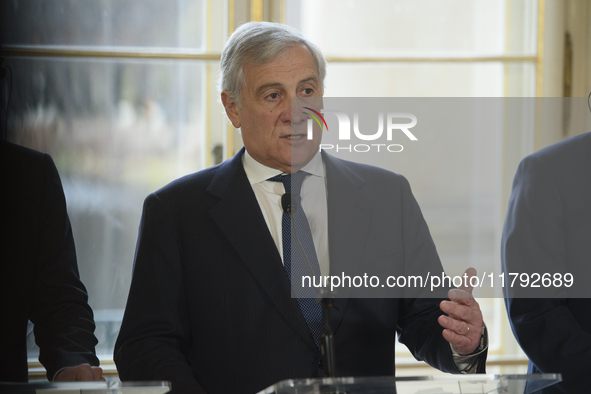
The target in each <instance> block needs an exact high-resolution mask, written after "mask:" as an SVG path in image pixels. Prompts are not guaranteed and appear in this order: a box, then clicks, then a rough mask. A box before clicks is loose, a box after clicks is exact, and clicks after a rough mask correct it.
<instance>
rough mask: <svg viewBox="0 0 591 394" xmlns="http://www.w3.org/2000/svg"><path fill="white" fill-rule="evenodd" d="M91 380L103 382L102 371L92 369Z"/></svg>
mask: <svg viewBox="0 0 591 394" xmlns="http://www.w3.org/2000/svg"><path fill="white" fill-rule="evenodd" d="M92 377H93V380H103V381H104V380H105V378H104V377H103V369H102V368H101V367H92Z"/></svg>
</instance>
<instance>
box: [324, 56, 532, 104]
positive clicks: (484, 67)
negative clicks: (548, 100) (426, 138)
mask: <svg viewBox="0 0 591 394" xmlns="http://www.w3.org/2000/svg"><path fill="white" fill-rule="evenodd" d="M535 71H536V70H535V65H534V64H533V63H510V64H506V65H504V64H503V63H500V62H491V63H459V62H446V63H427V62H419V63H371V62H368V63H328V67H327V73H326V74H327V75H326V81H325V92H324V93H325V96H329V97H352V96H356V97H531V96H535Z"/></svg>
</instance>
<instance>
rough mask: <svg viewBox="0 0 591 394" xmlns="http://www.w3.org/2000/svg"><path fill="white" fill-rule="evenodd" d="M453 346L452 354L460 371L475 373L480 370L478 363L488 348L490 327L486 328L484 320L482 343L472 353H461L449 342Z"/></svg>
mask: <svg viewBox="0 0 591 394" xmlns="http://www.w3.org/2000/svg"><path fill="white" fill-rule="evenodd" d="M449 346H450V348H451V354H452V357H453V359H454V362H455V363H456V366H457V367H458V370H459V371H460V373H463V374H474V373H476V371H477V370H478V363H479V362H480V357H479V356H480V355H481V354H482V353H483V352H485V351H486V350H487V349H488V329H487V328H486V324H484V322H482V334H481V335H480V344H479V345H478V347H477V348H476V349H475V350H474V351H473V352H472V353H471V354H467V355H464V356H463V355H461V354H460V353H458V352H456V351H455V350H454V348H453V346H451V343H450V344H449Z"/></svg>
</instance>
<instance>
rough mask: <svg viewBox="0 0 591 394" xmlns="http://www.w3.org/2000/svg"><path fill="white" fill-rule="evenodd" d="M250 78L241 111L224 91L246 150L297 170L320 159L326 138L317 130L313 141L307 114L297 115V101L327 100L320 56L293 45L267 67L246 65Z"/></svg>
mask: <svg viewBox="0 0 591 394" xmlns="http://www.w3.org/2000/svg"><path fill="white" fill-rule="evenodd" d="M244 76H245V79H246V86H245V85H243V86H242V107H241V108H239V107H238V106H237V105H236V104H235V103H234V102H233V101H232V100H231V99H230V98H229V95H228V92H226V91H224V92H222V102H223V103H224V107H225V108H226V113H227V114H228V117H229V118H230V120H231V121H232V124H233V125H234V127H236V128H238V127H240V128H241V132H242V141H243V142H244V146H245V147H246V150H247V151H248V153H249V154H250V155H251V156H252V157H253V158H254V159H255V160H256V161H258V162H259V163H261V164H264V165H266V166H267V167H271V168H276V169H278V170H280V171H282V172H286V173H292V172H296V171H297V170H299V169H300V168H302V167H303V166H305V165H306V164H307V163H308V162H309V161H310V160H311V159H312V157H314V155H315V154H316V152H317V151H318V146H319V144H320V139H321V133H320V132H315V133H314V138H313V139H312V140H308V139H307V134H306V127H305V124H306V119H307V117H306V116H305V115H303V114H302V113H301V111H299V112H298V113H294V114H293V115H294V116H293V117H292V113H291V97H320V96H322V85H321V82H320V78H319V76H318V70H317V68H316V63H315V62H314V58H313V57H312V55H311V53H310V51H309V50H308V49H307V48H306V47H304V46H300V45H298V46H293V47H291V48H288V49H286V50H285V51H284V52H283V53H281V55H280V56H279V57H277V58H275V59H274V60H272V61H270V62H268V63H266V64H262V65H258V66H255V65H252V64H249V63H246V64H245V65H244ZM292 123H293V124H292ZM292 126H293V128H292ZM295 130H297V131H295ZM292 132H293V133H294V134H292Z"/></svg>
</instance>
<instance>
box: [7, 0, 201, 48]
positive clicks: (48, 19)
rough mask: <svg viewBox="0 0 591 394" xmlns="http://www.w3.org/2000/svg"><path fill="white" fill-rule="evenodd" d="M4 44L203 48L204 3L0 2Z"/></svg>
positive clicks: (180, 0) (184, 0) (179, 0)
mask: <svg viewBox="0 0 591 394" xmlns="http://www.w3.org/2000/svg"><path fill="white" fill-rule="evenodd" d="M0 10H1V11H0V15H2V17H1V20H2V23H1V24H0V25H1V27H0V33H1V35H2V37H3V38H4V40H3V42H4V44H10V45H68V46H107V47H109V46H130V47H170V48H192V49H198V50H204V49H205V45H206V43H205V37H206V34H205V29H204V26H205V24H204V23H203V22H204V21H205V20H206V14H207V10H206V1H205V0H175V1H161V0H142V1H130V0H123V1H121V0H77V1H70V0H51V1H46V0H19V1H2V2H0Z"/></svg>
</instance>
